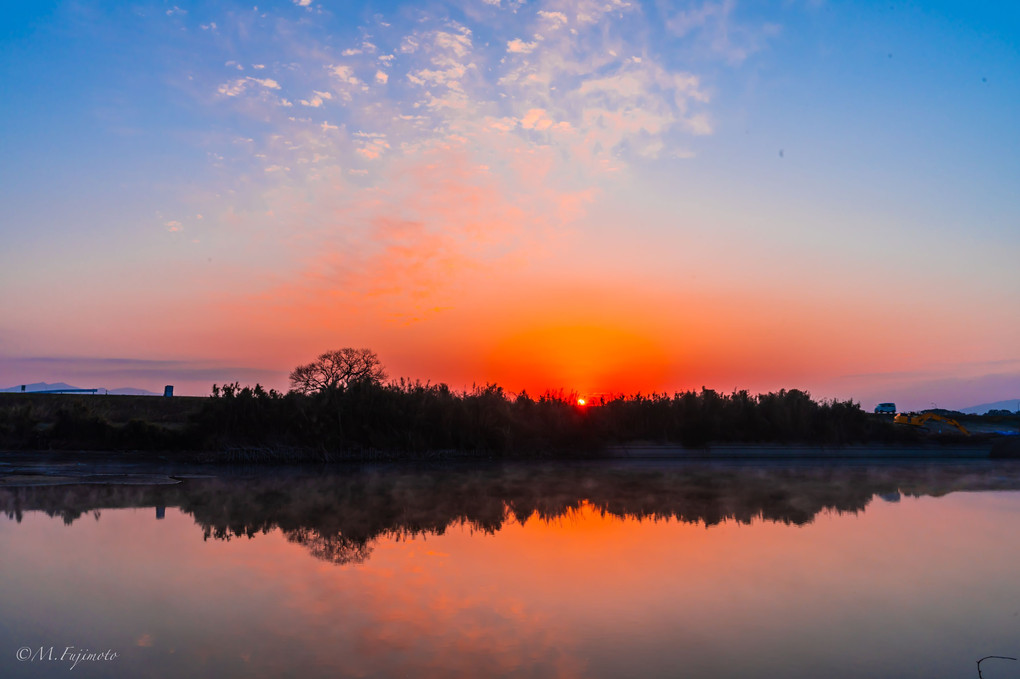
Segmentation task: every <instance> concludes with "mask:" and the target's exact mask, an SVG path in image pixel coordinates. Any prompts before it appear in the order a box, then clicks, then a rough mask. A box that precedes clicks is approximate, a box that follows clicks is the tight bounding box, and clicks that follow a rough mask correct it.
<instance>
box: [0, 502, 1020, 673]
mask: <svg viewBox="0 0 1020 679" xmlns="http://www.w3.org/2000/svg"><path fill="white" fill-rule="evenodd" d="M1018 512H1020V496H1018V495H1017V494H1016V493H1015V492H984V493H953V494H950V495H947V496H944V497H941V498H928V497H926V498H921V499H917V498H909V497H906V498H903V499H902V500H901V501H900V502H898V503H888V502H882V501H878V500H876V501H873V502H872V503H871V504H870V505H869V506H868V509H867V510H866V511H865V512H862V513H860V514H857V515H841V514H838V513H835V512H827V513H823V514H821V515H819V516H818V517H816V519H815V520H814V522H813V523H811V524H809V525H806V526H800V527H796V526H788V525H783V524H776V523H768V522H764V521H761V520H757V521H754V522H752V523H751V524H750V525H746V524H738V523H734V522H732V521H727V522H724V523H722V524H720V525H716V526H712V527H709V528H706V527H705V526H704V525H697V524H681V523H677V522H675V521H673V520H660V521H653V520H645V521H641V522H639V521H636V520H633V519H620V518H617V517H612V516H603V515H600V514H599V513H597V512H595V511H593V510H592V509H591V508H590V507H589V506H585V507H582V508H581V509H580V510H578V511H576V512H573V513H571V514H568V515H566V516H563V517H560V518H557V519H553V520H551V521H542V520H539V519H537V518H535V517H532V518H531V519H528V520H527V521H525V522H524V523H523V524H522V523H519V522H516V521H511V522H509V523H508V524H507V525H506V526H504V528H503V529H501V530H500V531H499V532H497V533H495V534H483V533H477V532H473V531H472V530H470V529H469V528H467V527H456V526H455V527H451V528H449V529H448V530H447V531H446V532H445V533H444V534H443V535H430V536H428V537H427V538H422V537H418V538H408V539H403V540H394V539H389V538H384V539H380V540H378V541H377V542H376V543H375V546H374V550H373V552H372V555H371V557H370V558H369V559H368V560H367V561H365V562H364V563H361V564H357V565H348V566H336V565H333V564H330V563H327V562H325V561H322V560H320V559H315V558H314V557H312V556H310V555H309V553H308V551H307V550H306V549H304V548H303V547H301V546H300V545H297V544H295V543H293V542H289V541H287V540H286V539H285V538H284V537H283V535H282V534H281V533H280V532H279V531H278V530H273V531H272V532H270V533H268V534H265V535H258V536H256V537H255V538H253V539H246V538H235V539H233V540H230V541H218V540H209V541H203V540H202V538H201V531H200V530H199V528H198V527H197V526H195V525H194V523H193V522H192V520H191V518H190V517H188V516H187V515H184V514H182V513H181V512H180V511H178V510H176V509H173V508H168V510H167V512H166V518H165V519H164V520H162V521H157V520H156V519H155V516H154V510H153V509H152V508H147V509H135V510H104V511H102V512H101V515H100V517H99V518H98V520H93V519H92V518H91V517H83V518H82V519H79V520H78V521H76V522H74V523H73V524H72V525H70V526H66V525H64V524H63V523H62V522H61V521H60V520H59V519H55V518H49V517H46V516H45V515H44V514H41V513H38V512H29V513H28V514H26V515H25V517H24V518H23V520H22V522H21V523H20V524H19V523H15V522H13V521H4V522H3V523H0V539H2V540H3V543H4V546H5V549H4V573H5V576H4V579H3V581H2V585H0V600H2V603H3V609H4V611H5V613H6V614H5V616H4V621H3V623H2V624H3V626H4V630H3V635H2V636H3V638H4V639H5V640H6V642H7V645H8V646H10V648H8V649H6V650H5V651H4V653H3V659H2V660H0V668H3V669H4V674H5V676H28V671H29V666H28V665H16V664H15V662H14V661H13V657H12V654H13V649H14V648H15V647H17V646H21V645H38V644H46V645H49V644H51V643H52V644H77V645H82V646H84V645H89V646H90V647H92V648H96V647H102V648H103V649H105V648H107V647H112V648H114V649H115V650H118V651H120V652H122V656H123V660H122V661H120V663H119V664H118V665H117V666H116V671H117V673H118V674H117V675H116V676H139V675H140V674H146V675H150V676H185V675H195V674H196V673H197V674H203V675H207V674H210V673H211V672H216V673H218V674H222V675H223V676H280V675H281V674H284V673H288V672H290V673H299V674H301V675H302V676H337V675H341V676H344V675H360V674H364V673H368V674H379V675H381V676H404V675H407V674H413V675H415V676H479V675H480V674H486V675H488V674H498V675H505V674H514V673H520V674H526V675H529V676H607V677H609V676H677V675H678V674H688V675H690V676H722V677H739V676H788V677H809V676H833V677H841V676H842V677H859V676H893V675H895V676H917V677H922V676H923V677H941V676H947V677H948V676H966V675H967V673H968V672H972V671H973V663H974V661H975V660H976V659H977V658H978V657H981V656H983V655H986V654H988V653H993V652H997V653H1001V654H1005V655H1008V654H1009V652H1013V651H1014V649H1015V646H1014V645H1015V643H1016V639H1017V638H1018V632H1020V629H1018V626H1020V622H1018V618H1017V617H1016V614H1017V610H1018V609H1020V587H1018V585H1017V584H1016V579H1015V577H1014V573H1013V565H1014V564H1015V563H1016V559H1017V557H1018V556H1020V554H1018V548H1017V546H1016V545H1017V544H1018V542H1017V540H1016V530H1015V525H1016V517H1017V513H1018ZM8 651H11V652H8ZM82 669H83V668H81V667H79V668H77V669H76V670H75V672H76V673H77V672H79V671H81V674H82V676H114V675H111V674H108V673H107V672H106V671H105V670H106V668H103V671H102V672H96V673H94V674H89V670H88V669H85V670H84V671H82Z"/></svg>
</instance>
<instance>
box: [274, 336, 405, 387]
mask: <svg viewBox="0 0 1020 679" xmlns="http://www.w3.org/2000/svg"><path fill="white" fill-rule="evenodd" d="M384 379H386V371H385V370H383V367H382V362H381V361H380V360H379V357H378V356H376V354H375V352H374V351H372V350H370V349H352V348H351V347H344V348H343V349H336V350H334V351H327V352H326V353H324V354H322V355H320V356H319V357H318V358H317V359H315V360H314V361H312V362H311V363H308V364H306V365H299V366H298V367H296V368H294V371H293V372H292V373H291V374H290V384H291V387H292V388H293V389H294V390H295V391H299V392H301V393H302V394H311V393H313V392H316V391H325V390H327V389H342V388H346V387H348V386H350V385H351V384H354V383H356V382H371V383H373V384H380V383H381V382H382V381H383V380H384Z"/></svg>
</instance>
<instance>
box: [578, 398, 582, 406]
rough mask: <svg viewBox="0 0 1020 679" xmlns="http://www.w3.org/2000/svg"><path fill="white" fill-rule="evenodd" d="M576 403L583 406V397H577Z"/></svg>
mask: <svg viewBox="0 0 1020 679" xmlns="http://www.w3.org/2000/svg"><path fill="white" fill-rule="evenodd" d="M577 405H579V406H583V405H584V399H583V398H579V399H577Z"/></svg>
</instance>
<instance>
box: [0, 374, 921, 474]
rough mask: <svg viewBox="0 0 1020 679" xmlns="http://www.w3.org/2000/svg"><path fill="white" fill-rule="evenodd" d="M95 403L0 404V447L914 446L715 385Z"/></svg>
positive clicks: (352, 388)
mask: <svg viewBox="0 0 1020 679" xmlns="http://www.w3.org/2000/svg"><path fill="white" fill-rule="evenodd" d="M58 398H59V397H58ZM103 398H104V397H77V398H74V399H69V400H66V401H64V402H63V403H64V405H62V406H59V407H53V406H52V405H51V406H50V407H48V408H46V409H45V411H43V410H40V409H39V408H38V407H35V408H33V406H32V405H31V404H30V403H25V404H21V405H19V404H18V403H16V402H15V401H14V400H13V399H8V400H7V403H8V404H12V403H13V405H8V406H7V407H0V445H3V446H4V447H7V448H35V449H40V448H42V449H45V448H57V449H67V448H82V449H94V450H104V449H105V450H124V449H137V450H182V451H233V452H234V453H236V455H237V456H238V459H250V460H252V461H258V460H260V459H268V458H272V459H287V455H288V454H292V455H293V459H295V460H296V459H341V458H344V457H365V456H371V455H373V454H376V453H378V454H396V455H408V456H411V457H427V456H429V455H433V454H437V453H454V454H476V453H480V454H488V455H498V456H508V457H509V456H542V455H550V454H559V455H569V454H577V455H590V454H593V453H597V452H598V451H599V450H600V449H602V448H604V447H605V446H606V445H611V444H614V443H630V442H635V441H642V442H649V443H663V444H679V445H683V446H688V447H703V446H707V445H711V444H713V443H805V444H822V445H833V446H839V445H846V444H855V443H871V442H883V443H892V442H908V441H914V440H917V437H918V434H917V432H915V431H913V430H912V429H910V428H907V427H903V426H897V425H894V424H892V423H890V422H888V421H884V420H882V419H881V418H875V417H873V416H871V415H869V414H867V413H865V412H864V411H863V410H862V409H861V407H860V405H859V404H858V403H855V402H853V401H836V400H834V401H822V402H818V401H815V400H813V399H811V398H810V396H809V395H808V394H807V393H805V392H803V391H799V390H796V389H793V390H788V391H787V390H781V391H778V392H774V393H769V394H762V395H757V396H754V395H751V394H749V393H748V392H746V391H740V392H734V393H731V394H721V393H718V392H715V391H713V390H711V389H702V390H701V391H700V392H693V391H689V392H682V393H676V394H673V395H668V394H650V395H641V394H638V395H636V396H629V397H622V396H621V397H618V398H611V399H608V400H606V399H603V400H600V401H599V402H597V403H594V404H588V405H583V406H582V405H579V404H578V403H577V401H576V399H575V398H573V397H570V396H567V395H564V394H545V395H542V396H540V397H538V398H532V397H531V396H529V395H528V394H526V393H522V394H517V395H515V394H509V393H507V392H505V391H504V390H503V389H502V388H501V387H498V386H495V385H487V386H484V387H476V388H474V389H472V390H471V391H466V392H457V391H454V390H451V389H450V388H449V387H448V386H447V385H445V384H423V383H421V382H407V381H401V382H398V383H392V384H387V385H383V384H378V383H375V382H370V381H363V382H354V383H352V384H349V385H346V386H343V387H338V388H331V389H323V390H321V391H317V392H313V393H309V394H302V393H298V392H290V393H287V394H282V393H279V392H276V391H272V390H269V391H266V390H265V389H263V388H262V387H261V386H259V385H256V386H255V387H247V386H246V387H242V386H241V385H239V384H237V383H235V384H228V385H224V386H222V387H221V386H218V385H217V386H214V389H213V396H212V397H210V398H204V399H192V400H193V401H194V402H195V405H194V407H192V408H190V409H188V410H187V411H186V412H184V413H182V416H181V419H180V420H179V421H176V422H172V421H171V422H167V421H154V419H153V418H152V417H148V416H147V417H143V418H132V419H130V420H128V421H124V422H113V421H110V419H109V417H107V416H104V414H103V413H102V412H100V411H99V408H98V405H99V404H100V403H101V402H102V400H103ZM105 398H113V397H105ZM149 400H150V401H156V400H159V399H155V398H153V397H150V399H149ZM167 401H168V402H169V401H171V399H167ZM50 403H51V404H52V403H61V401H50ZM93 404H95V405H93ZM260 451H261V452H260ZM281 451H282V452H283V453H285V454H283V455H282V456H281ZM288 451H289V452H288Z"/></svg>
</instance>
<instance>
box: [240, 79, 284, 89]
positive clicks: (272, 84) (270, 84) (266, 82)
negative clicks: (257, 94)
mask: <svg viewBox="0 0 1020 679" xmlns="http://www.w3.org/2000/svg"><path fill="white" fill-rule="evenodd" d="M248 80H251V81H252V82H256V83H258V84H259V85H262V87H266V88H268V89H271V90H278V89H280V83H278V82H276V81H275V80H273V79H272V78H252V77H250V76H249V77H248Z"/></svg>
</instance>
